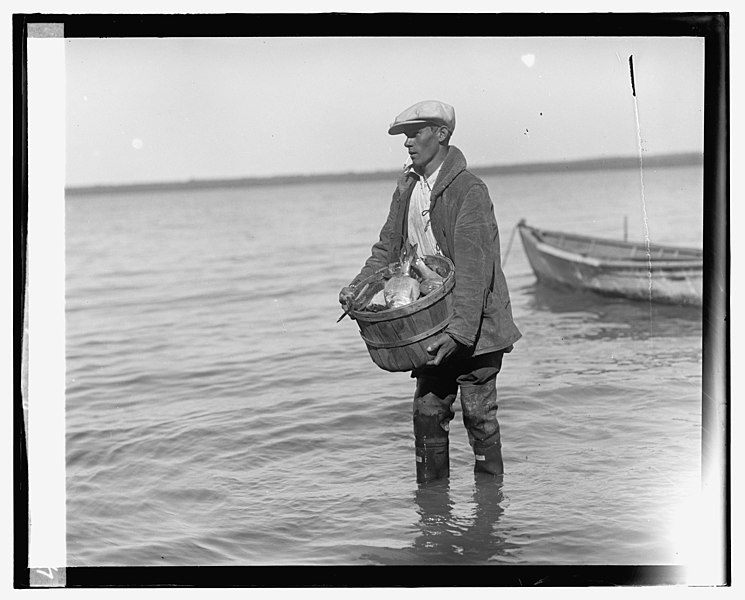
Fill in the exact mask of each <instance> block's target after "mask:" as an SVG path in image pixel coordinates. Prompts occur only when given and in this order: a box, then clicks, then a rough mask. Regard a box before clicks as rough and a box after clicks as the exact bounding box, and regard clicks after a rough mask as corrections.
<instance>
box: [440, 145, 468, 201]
mask: <svg viewBox="0 0 745 600" xmlns="http://www.w3.org/2000/svg"><path fill="white" fill-rule="evenodd" d="M465 170H466V157H465V156H463V153H462V152H461V151H460V150H459V149H458V148H456V147H455V146H450V149H449V150H448V155H447V156H446V157H445V160H444V161H442V166H441V167H440V174H439V175H438V176H437V181H436V182H435V187H433V188H432V197H436V196H439V195H440V194H442V192H443V191H445V188H446V187H448V186H449V185H450V184H451V183H452V182H453V179H455V178H456V177H457V176H458V175H459V174H460V173H462V172H463V171H465Z"/></svg>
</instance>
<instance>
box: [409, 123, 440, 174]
mask: <svg viewBox="0 0 745 600" xmlns="http://www.w3.org/2000/svg"><path fill="white" fill-rule="evenodd" d="M439 131H440V127H439V126H437V125H412V126H411V128H409V129H406V130H404V135H405V136H406V141H405V142H404V147H405V148H406V149H407V150H408V152H409V157H410V158H411V162H412V163H413V164H414V170H415V171H417V172H418V173H419V174H423V173H424V169H425V168H426V167H427V165H428V164H429V163H430V162H431V161H432V159H433V158H434V157H435V156H436V155H437V152H438V150H439V149H440V134H439Z"/></svg>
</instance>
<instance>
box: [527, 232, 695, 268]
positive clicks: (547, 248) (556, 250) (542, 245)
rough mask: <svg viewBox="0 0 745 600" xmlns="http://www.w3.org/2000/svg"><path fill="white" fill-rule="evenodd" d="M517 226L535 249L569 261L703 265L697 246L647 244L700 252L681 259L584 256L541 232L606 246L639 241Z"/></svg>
mask: <svg viewBox="0 0 745 600" xmlns="http://www.w3.org/2000/svg"><path fill="white" fill-rule="evenodd" d="M518 228H519V229H520V232H521V234H522V233H527V234H529V235H530V242H531V244H532V245H533V246H534V247H535V248H536V250H538V251H539V252H542V253H544V254H550V255H552V256H555V257H556V258H560V259H564V260H568V261H573V262H578V263H582V264H585V265H588V266H592V267H596V268H609V269H614V270H620V269H631V270H644V271H646V270H648V269H649V265H650V263H651V265H652V268H653V270H666V271H686V270H688V271H701V270H702V269H703V255H702V252H701V251H700V250H697V249H695V248H686V247H682V246H665V245H661V244H654V245H651V246H650V249H651V250H652V251H654V250H657V251H659V250H660V249H662V250H669V251H673V252H674V251H681V252H690V253H693V254H697V255H700V258H691V259H687V258H685V257H684V258H681V259H674V260H670V259H669V258H665V257H655V256H651V257H650V256H649V255H645V256H640V257H639V258H637V259H628V258H626V259H613V258H605V257H603V258H600V257H597V256H591V255H590V256H587V255H584V254H580V253H577V252H572V251H570V250H566V249H564V248H561V247H559V246H556V245H553V244H551V243H550V242H548V241H542V240H541V236H543V235H547V236H548V237H552V236H553V237H563V239H565V240H567V239H568V240H571V241H579V242H585V243H592V242H595V243H600V244H604V245H607V246H610V247H617V248H629V249H630V248H634V247H637V248H638V247H639V246H640V243H639V242H622V241H615V240H606V239H604V238H596V237H592V236H585V235H581V234H573V233H563V232H557V231H549V230H544V229H537V228H535V227H531V226H530V225H527V224H525V223H518Z"/></svg>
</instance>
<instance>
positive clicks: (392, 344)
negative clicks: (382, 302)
mask: <svg viewBox="0 0 745 600" xmlns="http://www.w3.org/2000/svg"><path fill="white" fill-rule="evenodd" d="M450 319H452V315H451V316H449V317H448V318H447V319H445V320H444V321H441V322H440V323H438V324H437V325H435V326H434V327H432V328H431V329H428V330H427V331H424V332H422V333H418V334H417V335H415V336H414V337H411V338H408V339H406V340H398V341H397V342H374V341H372V340H368V339H367V338H366V337H365V336H364V335H362V332H361V331H360V337H361V338H362V340H363V341H364V342H365V343H366V344H367V345H368V346H370V347H372V348H376V349H380V348H400V347H401V346H408V345H410V344H416V343H417V342H420V341H422V340H423V339H425V338H428V337H429V336H431V335H434V334H436V333H440V331H442V330H443V329H445V327H447V326H448V323H450Z"/></svg>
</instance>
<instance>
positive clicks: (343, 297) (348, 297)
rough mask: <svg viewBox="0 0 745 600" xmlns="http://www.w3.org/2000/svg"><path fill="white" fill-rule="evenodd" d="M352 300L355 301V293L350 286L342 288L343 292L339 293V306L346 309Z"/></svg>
mask: <svg viewBox="0 0 745 600" xmlns="http://www.w3.org/2000/svg"><path fill="white" fill-rule="evenodd" d="M352 300H354V291H353V290H352V288H351V287H349V286H346V287H343V288H341V291H340V292H339V304H341V305H342V306H343V307H344V308H346V307H347V306H349V305H350V303H351V302H352Z"/></svg>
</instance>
